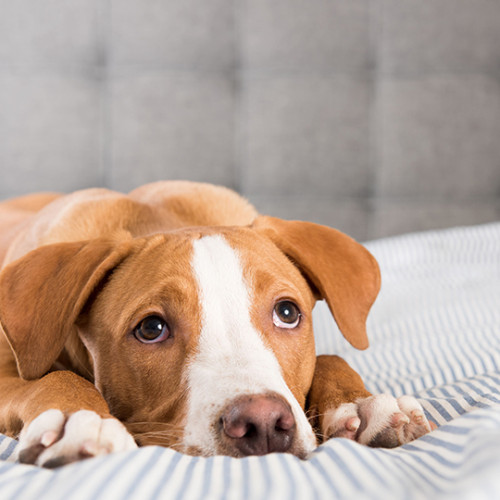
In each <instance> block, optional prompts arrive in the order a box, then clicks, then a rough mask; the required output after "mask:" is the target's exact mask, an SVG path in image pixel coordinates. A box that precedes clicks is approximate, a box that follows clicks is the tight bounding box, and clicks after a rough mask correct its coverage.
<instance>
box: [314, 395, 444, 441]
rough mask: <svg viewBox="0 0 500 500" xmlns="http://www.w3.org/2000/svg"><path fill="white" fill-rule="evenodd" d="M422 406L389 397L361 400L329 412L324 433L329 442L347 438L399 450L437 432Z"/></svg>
mask: <svg viewBox="0 0 500 500" xmlns="http://www.w3.org/2000/svg"><path fill="white" fill-rule="evenodd" d="M433 428H435V426H433V425H432V424H431V423H430V422H429V421H428V420H427V418H426V417H425V413H424V410H423V409H422V406H421V405H420V403H419V402H418V401H417V400H416V399H415V398H413V397H411V396H402V397H400V398H398V399H396V398H394V397H393V396H390V395H389V394H379V395H377V396H370V397H367V398H360V399H358V400H357V401H356V402H355V403H344V404H342V405H340V406H339V407H338V408H335V409H331V410H328V411H327V412H326V414H325V416H324V418H323V425H322V429H321V433H322V435H323V436H324V439H325V441H326V440H327V439H330V438H332V437H345V438H348V439H353V440H355V441H357V442H358V443H361V444H365V445H368V446H373V447H381V448H395V447H396V446H400V445H402V444H405V443H408V442H410V441H413V440H414V439H417V438H419V437H421V436H423V435H424V434H427V433H428V432H430V431H431V430H433Z"/></svg>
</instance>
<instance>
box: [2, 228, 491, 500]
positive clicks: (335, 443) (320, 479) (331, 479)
mask: <svg viewBox="0 0 500 500" xmlns="http://www.w3.org/2000/svg"><path fill="white" fill-rule="evenodd" d="M367 246H368V247H369V248H370V250H371V251H372V252H373V253H374V255H375V256H376V257H377V259H378V260H379V262H380V265H381V268H382V276H383V287H382V292H381V295H380V297H379V299H378V300H377V302H376V305H375V307H374V310H373V313H372V314H371V316H370V318H369V332H370V338H371V348H370V349H368V351H364V352H359V351H355V350H354V349H352V348H351V347H350V346H349V345H348V344H347V343H346V342H345V341H344V340H343V338H342V336H341V335H340V333H339V332H338V331H337V330H336V327H335V324H334V323H333V321H332V320H331V318H330V316H329V314H328V311H327V309H326V307H325V306H324V304H321V303H320V304H319V305H318V307H317V308H316V311H315V322H316V332H317V350H318V352H319V353H337V354H340V355H341V356H343V357H344V358H345V359H347V360H348V361H349V362H350V363H351V365H352V366H353V367H354V368H355V369H356V370H357V371H358V372H359V373H360V374H361V375H362V376H363V378H364V380H365V382H366V385H367V387H368V389H370V390H371V391H372V392H389V393H392V394H394V395H401V394H415V395H416V396H417V397H418V398H419V399H420V400H421V402H422V404H423V406H424V408H425V410H426V412H427V414H428V416H429V417H430V418H431V419H432V420H434V421H435V422H436V423H438V424H439V426H440V427H439V429H438V430H437V431H435V432H433V433H431V434H430V435H427V436H424V437H423V438H421V439H419V440H417V441H414V442H412V443H410V444H408V445H406V446H403V447H401V448H397V449H394V450H382V449H371V448H367V447H363V446H360V445H358V444H356V443H353V442H351V441H348V440H345V439H336V440H331V441H329V442H328V443H326V444H325V445H323V446H321V447H319V448H318V449H317V451H316V452H315V453H314V454H313V456H312V457H311V458H310V459H309V460H307V461H301V460H299V459H296V458H295V457H293V456H290V455H284V454H273V455H269V456H266V457H260V458H259V457H250V458H245V459H231V458H228V457H213V458H208V459H204V458H193V457H189V456H185V455H182V454H179V453H176V452H174V451H172V450H169V449H163V448H159V447H146V448H142V449H139V450H137V451H134V452H131V453H127V454H116V455H113V456H109V457H104V458H97V459H91V460H87V461H84V462H81V463H78V464H73V465H69V466H65V467H62V468H60V469H58V470H55V471H49V470H42V469H38V468H36V467H31V466H25V465H20V464H17V463H16V462H15V448H16V442H15V441H13V440H11V439H9V438H7V437H3V436H2V437H0V499H1V500H10V499H16V500H17V499H22V500H28V499H37V500H39V499H45V498H47V499H50V500H58V499H61V500H62V499H68V498H71V499H72V500H73V499H75V500H76V499H106V500H109V499H114V498H117V499H138V498H140V499H141V500H143V499H149V498H174V499H190V500H191V499H198V498H234V499H273V500H274V499H294V498H297V499H309V498H311V499H323V498H324V499H335V498H356V499H363V498H366V499H379V498H380V499H384V500H387V499H390V498H395V499H418V498H425V499H435V498H449V499H454V500H455V499H461V498H470V499H474V500H477V499H481V498H484V499H486V498H488V499H489V498H500V223H496V224H489V225H484V226H479V227H469V228H456V229H450V230H445V231H436V232H427V233H421V234H411V235H407V236H400V237H395V238H389V239H384V240H380V241H375V242H372V243H369V244H368V245H367Z"/></svg>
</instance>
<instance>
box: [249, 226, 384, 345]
mask: <svg viewBox="0 0 500 500" xmlns="http://www.w3.org/2000/svg"><path fill="white" fill-rule="evenodd" d="M253 227H254V228H255V229H256V230H257V231H259V232H260V233H263V234H265V235H266V236H267V237H268V238H269V239H271V241H272V242H273V243H274V244H275V245H276V246H277V247H278V248H279V249H280V250H281V251H282V252H283V253H285V255H287V256H288V257H289V258H290V259H291V260H292V261H293V263H294V264H295V265H296V266H297V267H298V268H299V269H300V270H301V271H302V273H303V274H304V275H305V276H306V278H307V279H309V281H310V282H311V283H312V284H313V285H314V287H315V288H316V289H317V290H318V292H319V294H320V295H321V297H322V298H324V299H325V300H326V302H327V303H328V306H329V308H330V311H331V312H332V314H333V317H334V318H335V321H336V323H337V325H338V327H339V329H340V331H341V332H342V335H344V337H345V338H346V339H347V340H348V341H349V342H350V343H351V345H353V346H354V347H356V348H357V349H366V348H367V347H368V337H367V335H366V318H367V316H368V312H369V310H370V307H371V306H372V304H373V302H374V301H375V298H376V296H377V294H378V291H379V289H380V272H379V268H378V264H377V261H376V260H375V258H374V257H373V256H372V255H371V254H370V252H368V250H366V248H364V247H363V246H362V245H360V244H359V243H357V242H356V241H354V240H353V239H352V238H350V237H349V236H347V235H345V234H344V233H341V232H340V231H337V230H335V229H331V228H329V227H326V226H321V225H319V224H313V223H311V222H299V221H285V220H282V219H276V218H274V217H264V216H261V217H258V218H257V219H256V220H255V222H254V224H253Z"/></svg>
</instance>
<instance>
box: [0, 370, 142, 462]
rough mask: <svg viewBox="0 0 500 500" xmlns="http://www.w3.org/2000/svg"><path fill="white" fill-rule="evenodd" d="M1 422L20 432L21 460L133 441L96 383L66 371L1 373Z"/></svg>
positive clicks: (55, 458)
mask: <svg viewBox="0 0 500 500" xmlns="http://www.w3.org/2000/svg"><path fill="white" fill-rule="evenodd" d="M0 426H1V430H2V431H3V432H5V433H7V434H10V435H12V436H14V437H17V436H18V435H19V441H20V444H19V460H20V461H21V462H23V463H29V464H36V465H40V466H44V467H57V466H59V465H63V464H66V463H70V462H74V461H77V460H81V459H83V458H88V457H92V456H96V455H103V454H107V453H111V452H114V451H126V450H131V449H134V448H136V447H137V445H136V444H135V441H134V439H133V438H132V436H131V435H130V434H129V433H128V431H127V430H126V429H125V427H124V425H123V424H122V423H121V422H120V421H118V420H117V419H115V418H113V417H112V416H111V415H110V412H109V408H108V406H107V404H106V402H105V401H104V399H103V398H102V396H101V395H100V393H99V392H98V391H97V389H96V388H95V387H94V386H93V385H92V384H91V383H90V382H88V381H86V380H85V379H83V378H81V377H79V376H78V375H75V374H74V373H72V372H68V371H56V372H52V373H49V374H48V375H45V376H44V377H42V378H41V379H39V380H33V381H25V380H22V379H20V378H18V377H15V376H10V377H2V378H1V379H0ZM19 433H20V434H19Z"/></svg>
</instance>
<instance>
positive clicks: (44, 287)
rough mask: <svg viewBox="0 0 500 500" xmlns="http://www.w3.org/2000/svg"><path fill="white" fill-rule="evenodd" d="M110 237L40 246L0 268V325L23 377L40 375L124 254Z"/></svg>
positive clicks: (52, 359) (126, 246) (48, 366)
mask: <svg viewBox="0 0 500 500" xmlns="http://www.w3.org/2000/svg"><path fill="white" fill-rule="evenodd" d="M128 248H129V247H128V245H123V244H122V245H120V246H119V247H115V246H114V245H113V244H112V243H111V242H107V241H101V240H94V241H91V242H76V243H58V244H53V245H47V246H43V247H40V248H38V249H36V250H33V251H32V252H30V253H28V254H27V255H25V256H24V257H21V258H20V259H19V260H17V261H15V262H13V263H12V264H9V265H8V266H7V267H6V268H5V269H3V270H2V272H1V273H0V324H1V326H2V328H3V331H4V332H5V335H6V336H7V339H8V341H9V343H10V346H11V348H12V351H13V353H14V355H15V357H16V362H17V367H18V371H19V374H20V375H21V377H22V378H24V379H28V380H29V379H35V378H39V377H41V376H42V375H44V374H45V373H46V372H47V371H48V370H49V369H50V367H51V366H52V364H53V363H54V362H55V361H56V359H57V358H58V356H59V354H60V353H61V351H62V349H63V347H64V344H65V342H66V339H67V337H68V335H69V333H70V332H71V331H72V327H73V325H74V323H75V321H76V319H77V316H78V314H79V313H80V311H81V310H82V308H83V306H84V305H85V303H86V301H87V300H88V298H89V296H90V294H91V293H92V291H93V290H94V289H95V287H96V286H97V285H98V284H99V282H100V281H101V280H103V279H104V277H105V276H106V274H107V273H108V272H109V271H110V270H111V269H113V268H114V267H116V266H117V265H118V264H119V263H120V262H121V261H122V260H123V259H124V257H125V256H126V255H127V254H128Z"/></svg>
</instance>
